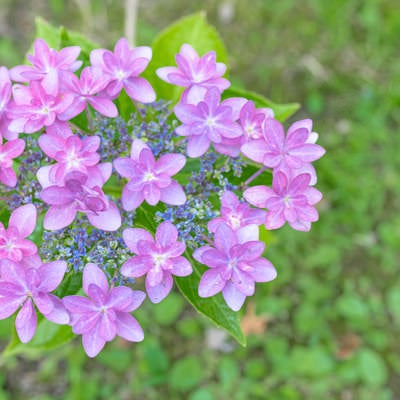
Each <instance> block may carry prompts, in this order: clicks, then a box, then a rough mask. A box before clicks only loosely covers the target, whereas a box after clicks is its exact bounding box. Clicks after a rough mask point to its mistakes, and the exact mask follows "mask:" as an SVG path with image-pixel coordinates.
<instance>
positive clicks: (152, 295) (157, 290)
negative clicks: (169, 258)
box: [146, 273, 174, 304]
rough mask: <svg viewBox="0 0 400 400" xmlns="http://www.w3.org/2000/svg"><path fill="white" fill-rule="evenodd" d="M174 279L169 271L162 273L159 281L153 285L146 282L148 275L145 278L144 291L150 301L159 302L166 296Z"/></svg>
mask: <svg viewBox="0 0 400 400" xmlns="http://www.w3.org/2000/svg"><path fill="white" fill-rule="evenodd" d="M173 283H174V281H173V279H172V276H171V274H170V273H164V274H163V278H162V280H161V282H160V283H159V284H157V285H155V286H151V285H149V284H148V275H147V279H146V291H147V295H148V296H149V299H150V301H151V302H152V303H155V304H157V303H159V302H160V301H161V300H163V299H165V297H167V296H168V294H169V292H170V291H171V289H172V285H173Z"/></svg>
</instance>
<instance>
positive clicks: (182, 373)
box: [169, 356, 204, 391]
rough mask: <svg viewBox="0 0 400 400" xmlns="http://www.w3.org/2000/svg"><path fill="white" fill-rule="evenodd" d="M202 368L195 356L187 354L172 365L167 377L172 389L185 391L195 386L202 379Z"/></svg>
mask: <svg viewBox="0 0 400 400" xmlns="http://www.w3.org/2000/svg"><path fill="white" fill-rule="evenodd" d="M203 375H204V368H203V366H202V364H201V362H200V360H198V359H197V358H196V357H194V356H189V357H186V358H183V359H181V360H179V361H178V362H177V363H176V364H174V365H173V367H172V369H171V373H170V377H169V382H170V385H171V387H172V388H173V389H175V390H179V391H185V390H188V389H191V388H194V387H196V386H197V385H198V384H199V382H200V381H201V380H202V379H203Z"/></svg>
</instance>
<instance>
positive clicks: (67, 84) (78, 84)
mask: <svg viewBox="0 0 400 400" xmlns="http://www.w3.org/2000/svg"><path fill="white" fill-rule="evenodd" d="M106 86H107V78H106V77H105V76H104V74H103V71H102V70H101V69H100V68H94V67H86V68H84V69H83V70H82V72H81V76H80V79H78V78H77V77H76V76H75V75H74V74H66V75H65V76H64V77H63V90H64V91H66V92H67V93H71V94H72V95H73V96H74V100H73V102H72V104H71V105H70V107H68V109H67V110H65V111H64V112H63V113H62V114H61V115H60V119H61V120H62V121H67V120H70V119H72V118H73V117H75V116H77V115H78V114H80V113H81V112H82V111H83V110H85V108H86V105H87V103H89V104H90V105H91V106H92V107H93V108H94V109H95V110H96V111H98V112H99V113H100V114H103V115H105V116H106V117H109V118H115V117H116V116H117V115H118V110H117V107H116V106H115V104H114V103H113V102H112V101H111V100H110V99H108V98H106V97H103V96H100V95H99V96H96V95H97V94H98V93H100V92H101V91H102V90H103V89H104V88H105V87H106Z"/></svg>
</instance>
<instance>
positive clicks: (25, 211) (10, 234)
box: [0, 204, 37, 262]
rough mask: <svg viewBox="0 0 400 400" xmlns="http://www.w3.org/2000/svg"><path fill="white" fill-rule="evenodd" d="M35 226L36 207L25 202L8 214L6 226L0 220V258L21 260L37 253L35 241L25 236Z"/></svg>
mask: <svg viewBox="0 0 400 400" xmlns="http://www.w3.org/2000/svg"><path fill="white" fill-rule="evenodd" d="M35 226H36V208H35V206H34V205H33V204H26V205H24V206H21V207H18V208H17V209H15V210H14V211H13V212H12V213H11V216H10V219H9V222H8V228H4V225H3V224H2V223H1V222H0V259H4V258H7V259H9V260H11V261H16V262H19V261H22V259H23V258H26V257H28V256H32V255H34V254H36V253H37V247H36V245H35V243H33V242H31V241H30V240H27V239H26V238H27V237H28V236H29V235H30V234H31V233H32V232H33V230H34V229H35Z"/></svg>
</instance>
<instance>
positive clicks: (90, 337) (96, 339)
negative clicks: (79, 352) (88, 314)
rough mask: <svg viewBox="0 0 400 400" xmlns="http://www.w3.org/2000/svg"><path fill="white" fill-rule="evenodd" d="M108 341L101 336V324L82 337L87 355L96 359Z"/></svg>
mask: <svg viewBox="0 0 400 400" xmlns="http://www.w3.org/2000/svg"><path fill="white" fill-rule="evenodd" d="M105 344H106V341H105V340H104V339H103V338H102V337H101V335H100V324H99V323H97V324H96V325H95V326H94V328H93V329H91V330H90V331H89V332H87V333H84V334H83V335H82V345H83V348H84V350H85V353H86V354H87V355H88V356H89V357H90V358H93V357H96V356H97V355H98V354H99V353H100V351H101V350H102V349H103V347H104V345H105Z"/></svg>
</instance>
